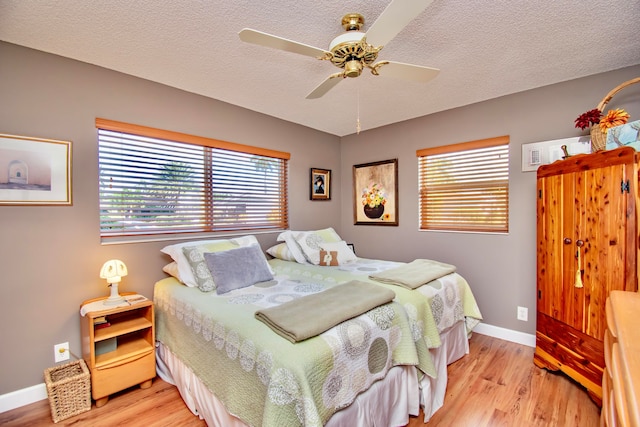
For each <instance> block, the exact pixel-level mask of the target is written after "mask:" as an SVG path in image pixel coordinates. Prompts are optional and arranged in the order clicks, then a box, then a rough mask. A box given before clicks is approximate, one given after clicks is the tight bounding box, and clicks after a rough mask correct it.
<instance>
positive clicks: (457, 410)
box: [0, 334, 600, 427]
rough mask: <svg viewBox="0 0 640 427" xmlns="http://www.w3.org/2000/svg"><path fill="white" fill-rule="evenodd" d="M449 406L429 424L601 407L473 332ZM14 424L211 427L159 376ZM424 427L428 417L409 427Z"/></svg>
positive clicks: (522, 425) (541, 421)
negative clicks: (72, 409)
mask: <svg viewBox="0 0 640 427" xmlns="http://www.w3.org/2000/svg"><path fill="white" fill-rule="evenodd" d="M448 372H449V384H448V387H447V394H446V397H445V402H444V406H443V407H442V408H441V409H440V410H439V411H438V412H436V414H435V415H434V416H433V417H432V418H431V420H430V421H429V423H428V424H427V426H428V427H429V426H447V427H449V426H453V427H467V426H468V427H482V426H487V427H489V426H491V427H494V426H509V427H512V426H517V427H527V426H545V427H546V426H561V427H571V426H580V427H590V426H594V427H595V426H598V425H599V422H600V421H599V419H600V409H599V408H598V406H597V405H596V404H595V403H594V402H593V401H592V400H591V399H590V398H589V396H588V395H587V393H586V391H585V389H584V388H582V387H581V386H580V385H579V384H576V383H574V382H573V381H572V380H571V379H569V378H568V377H566V376H565V375H563V374H559V373H554V372H550V371H547V370H544V369H539V368H537V367H536V366H534V364H533V349H532V348H530V347H526V346H522V345H519V344H514V343H511V342H508V341H503V340H499V339H496V338H491V337H488V336H485V335H479V334H474V335H473V337H472V338H471V341H470V353H469V354H468V355H467V356H465V357H463V358H462V359H460V360H459V361H457V362H455V363H453V364H452V365H450V366H449V370H448ZM0 425H2V426H5V427H12V426H52V425H59V426H98V427H100V426H105V427H110V426H123V427H124V426H127V427H129V426H144V427H160V426H180V427H183V426H184V427H190V426H205V423H204V421H202V420H200V419H198V417H196V416H194V415H193V414H191V412H190V411H189V410H188V409H187V407H186V406H185V404H184V403H183V401H182V399H181V398H180V394H179V393H178V391H177V389H176V388H175V387H173V386H171V385H170V384H167V383H166V382H164V381H162V380H160V379H158V378H157V379H155V380H154V382H153V385H152V386H151V387H150V388H148V389H146V390H142V389H140V388H138V387H134V388H131V389H129V390H126V391H124V392H122V393H118V394H116V395H113V396H111V398H110V399H109V402H108V403H107V404H106V405H105V406H103V407H101V408H96V407H95V405H94V406H93V407H92V409H91V410H90V411H88V412H85V413H83V414H80V415H77V416H75V417H72V418H68V419H66V420H62V421H60V422H58V423H57V424H54V423H53V421H52V420H51V413H50V409H49V401H48V400H42V401H39V402H36V403H32V404H30V405H27V406H23V407H21V408H17V409H14V410H12V411H8V412H4V413H2V414H0ZM418 426H424V424H423V416H422V413H420V416H418V417H412V418H411V420H410V422H409V424H408V426H407V427H418Z"/></svg>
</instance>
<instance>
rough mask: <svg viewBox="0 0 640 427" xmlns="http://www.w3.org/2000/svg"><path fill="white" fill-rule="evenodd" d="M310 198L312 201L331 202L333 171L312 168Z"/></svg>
mask: <svg viewBox="0 0 640 427" xmlns="http://www.w3.org/2000/svg"><path fill="white" fill-rule="evenodd" d="M310 180H311V182H310V188H309V198H310V199H311V200H331V171H330V170H329V169H317V168H311V178H310Z"/></svg>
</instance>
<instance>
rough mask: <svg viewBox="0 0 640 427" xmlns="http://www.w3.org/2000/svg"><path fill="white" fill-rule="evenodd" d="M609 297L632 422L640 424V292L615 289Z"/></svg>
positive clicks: (635, 424) (612, 327)
mask: <svg viewBox="0 0 640 427" xmlns="http://www.w3.org/2000/svg"><path fill="white" fill-rule="evenodd" d="M609 298H610V303H611V309H612V310H611V312H612V320H613V325H609V327H610V329H614V330H615V331H616V334H617V336H618V344H619V346H620V355H621V358H622V362H623V363H622V365H623V366H622V367H621V368H622V369H623V370H624V374H625V375H624V385H625V394H626V397H627V399H626V400H627V402H628V405H629V416H630V421H631V424H632V425H634V426H640V406H639V405H640V403H639V402H640V319H639V317H640V294H639V293H638V292H625V291H612V292H611V293H610V294H609Z"/></svg>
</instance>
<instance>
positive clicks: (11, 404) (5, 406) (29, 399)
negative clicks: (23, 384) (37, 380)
mask: <svg viewBox="0 0 640 427" xmlns="http://www.w3.org/2000/svg"><path fill="white" fill-rule="evenodd" d="M46 398H47V387H46V385H45V384H44V383H42V384H37V385H34V386H31V387H27V388H23V389H22V390H16V391H12V392H11V393H7V394H3V395H0V413H2V412H7V411H10V410H12V409H16V408H19V407H21V406H26V405H29V404H30V403H33V402H37V401H39V400H44V399H46Z"/></svg>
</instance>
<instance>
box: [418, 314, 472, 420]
mask: <svg viewBox="0 0 640 427" xmlns="http://www.w3.org/2000/svg"><path fill="white" fill-rule="evenodd" d="M440 339H441V340H442V345H441V346H440V347H438V348H433V349H431V355H432V356H433V363H434V364H435V366H436V370H437V377H436V378H431V377H427V376H425V377H424V378H422V380H421V381H420V406H422V411H423V412H424V422H425V423H426V422H427V421H429V420H430V419H431V417H432V416H433V414H435V413H436V411H437V410H438V409H440V408H441V407H442V405H443V404H444V396H445V394H446V393H447V381H448V377H447V365H449V364H451V363H453V362H455V361H456V360H458V359H460V358H461V357H462V356H464V355H465V354H469V339H468V336H467V328H466V325H465V322H464V320H462V321H460V322H458V323H456V324H455V325H453V326H452V327H451V328H449V329H447V330H445V331H444V332H441V333H440Z"/></svg>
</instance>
